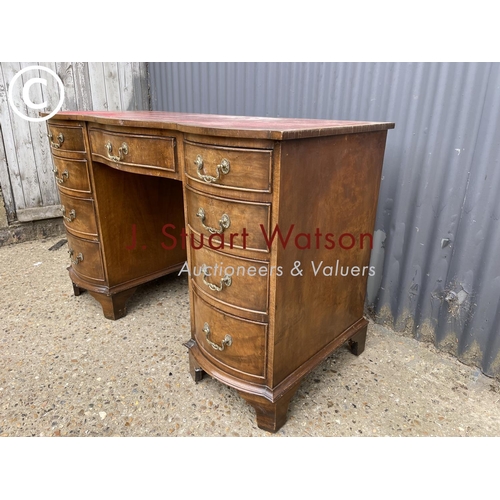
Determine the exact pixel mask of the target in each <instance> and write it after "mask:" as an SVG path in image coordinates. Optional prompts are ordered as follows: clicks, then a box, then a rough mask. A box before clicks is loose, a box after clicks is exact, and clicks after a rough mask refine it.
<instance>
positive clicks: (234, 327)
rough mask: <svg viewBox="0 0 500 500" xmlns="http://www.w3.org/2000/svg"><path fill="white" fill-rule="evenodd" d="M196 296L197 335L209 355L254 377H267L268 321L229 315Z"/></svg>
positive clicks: (195, 327)
mask: <svg viewBox="0 0 500 500" xmlns="http://www.w3.org/2000/svg"><path fill="white" fill-rule="evenodd" d="M193 297H194V304H193V307H194V325H193V328H194V337H195V339H196V342H197V344H198V345H199V346H200V349H202V350H203V351H204V352H205V353H206V354H207V355H208V356H209V357H211V358H212V359H214V360H215V361H217V362H219V363H220V364H222V365H224V366H225V367H229V368H231V369H233V370H235V371H236V372H239V373H240V374H241V373H243V374H246V375H247V376H249V377H251V378H255V377H259V378H261V377H264V368H265V361H266V356H265V351H266V335H267V324H265V323H253V322H251V321H246V320H243V319H240V318H237V317H236V316H231V315H229V314H225V313H223V312H221V311H219V310H218V309H215V308H213V307H211V306H209V305H208V304H207V303H206V302H204V301H203V300H202V299H200V298H199V297H198V296H197V295H196V294H193Z"/></svg>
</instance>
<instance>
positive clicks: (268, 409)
mask: <svg viewBox="0 0 500 500" xmlns="http://www.w3.org/2000/svg"><path fill="white" fill-rule="evenodd" d="M299 385H300V382H299V383H298V384H296V385H295V386H293V387H292V388H291V389H289V390H288V391H287V392H286V393H285V394H284V395H283V396H281V398H280V399H278V400H277V401H275V402H274V403H271V401H269V400H268V399H266V398H264V397H262V396H257V395H255V394H249V393H246V392H242V391H238V394H239V395H240V396H241V397H242V398H243V399H244V400H245V401H246V402H247V403H248V404H249V405H251V406H253V408H254V410H255V414H256V416H257V426H258V427H259V428H260V429H263V430H265V431H267V432H278V431H279V430H280V428H281V427H283V425H284V424H285V422H286V414H287V412H288V405H289V404H290V400H291V399H292V397H293V396H294V394H295V392H296V391H297V389H298V388H299Z"/></svg>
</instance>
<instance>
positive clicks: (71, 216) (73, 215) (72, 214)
mask: <svg viewBox="0 0 500 500" xmlns="http://www.w3.org/2000/svg"><path fill="white" fill-rule="evenodd" d="M61 212H62V214H63V219H64V220H65V221H67V222H73V221H74V220H75V219H76V211H75V209H74V208H73V209H71V210H70V211H69V217H66V207H65V206H64V205H63V206H62V207H61Z"/></svg>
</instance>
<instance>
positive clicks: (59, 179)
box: [55, 169, 69, 184]
mask: <svg viewBox="0 0 500 500" xmlns="http://www.w3.org/2000/svg"><path fill="white" fill-rule="evenodd" d="M55 174H56V180H57V182H58V183H59V184H62V183H63V182H64V181H66V180H68V179H69V172H68V171H67V170H65V171H64V172H63V173H62V174H61V177H57V174H58V171H57V169H55Z"/></svg>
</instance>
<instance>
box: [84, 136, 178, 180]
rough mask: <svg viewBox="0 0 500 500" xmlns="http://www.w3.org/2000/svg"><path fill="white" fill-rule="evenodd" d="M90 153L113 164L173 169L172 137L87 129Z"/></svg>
mask: <svg viewBox="0 0 500 500" xmlns="http://www.w3.org/2000/svg"><path fill="white" fill-rule="evenodd" d="M89 135H90V148H91V151H92V157H93V158H94V159H95V160H97V161H99V160H105V161H106V162H107V163H111V164H115V165H125V166H134V167H142V168H144V169H147V170H158V171H167V172H176V171H177V164H176V161H175V138H173V137H160V136H150V135H142V134H119V133H115V132H108V131H105V130H96V129H92V130H90V134H89Z"/></svg>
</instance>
